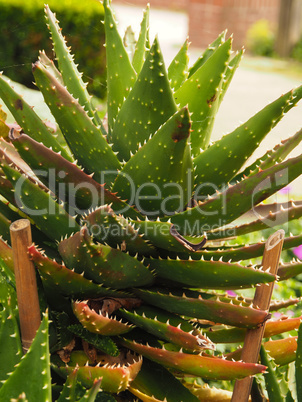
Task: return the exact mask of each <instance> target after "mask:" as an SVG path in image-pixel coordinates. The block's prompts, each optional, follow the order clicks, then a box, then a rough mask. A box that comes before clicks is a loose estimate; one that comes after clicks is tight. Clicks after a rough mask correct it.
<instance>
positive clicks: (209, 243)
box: [0, 0, 302, 402]
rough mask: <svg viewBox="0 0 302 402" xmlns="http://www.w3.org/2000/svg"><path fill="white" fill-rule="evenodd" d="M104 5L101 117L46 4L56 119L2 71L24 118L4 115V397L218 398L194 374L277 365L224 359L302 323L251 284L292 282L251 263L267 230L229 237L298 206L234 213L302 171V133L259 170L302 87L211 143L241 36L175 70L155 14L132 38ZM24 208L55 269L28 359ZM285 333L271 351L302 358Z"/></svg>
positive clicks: (284, 273)
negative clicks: (21, 288)
mask: <svg viewBox="0 0 302 402" xmlns="http://www.w3.org/2000/svg"><path fill="white" fill-rule="evenodd" d="M103 4H104V10H105V21H104V23H105V32H106V54H107V114H106V116H105V118H104V119H103V116H101V113H99V111H98V109H97V108H95V105H94V100H93V99H92V98H91V97H90V95H89V93H88V91H87V88H86V85H85V83H84V82H83V80H82V76H81V74H80V73H79V71H78V69H77V66H76V64H75V61H74V60H73V57H72V55H71V53H70V49H69V48H68V46H67V44H66V43H65V40H64V37H63V36H62V33H61V30H60V28H59V23H58V21H57V20H56V17H55V15H54V14H53V13H52V12H51V10H50V9H49V7H48V6H46V7H45V13H46V19H47V24H48V27H49V30H50V33H51V37H52V40H53V45H54V51H55V53H56V58H57V60H58V66H57V67H56V66H55V64H54V63H53V62H52V61H51V60H49V59H48V58H47V56H46V55H45V53H41V54H40V57H39V60H38V61H37V62H36V63H34V64H33V75H34V78H35V82H36V85H37V88H38V89H39V90H40V91H41V93H42V94H43V97H44V100H45V102H46V104H47V105H48V107H49V109H50V111H51V113H52V115H53V117H54V119H55V121H56V130H55V131H54V130H53V129H52V128H50V127H49V125H47V124H46V123H45V122H44V121H42V120H41V119H40V118H39V116H38V114H36V112H35V110H34V109H33V108H32V107H31V106H30V105H29V104H27V103H26V102H25V100H24V99H23V98H22V96H20V95H19V94H18V93H16V92H15V90H14V89H13V87H12V86H11V85H10V83H8V82H7V80H6V79H5V78H4V77H3V76H1V77H0V97H1V99H2V100H3V102H5V104H6V106H7V107H8V108H9V110H10V112H11V113H12V115H13V116H14V118H15V120H16V123H17V126H19V127H18V128H16V125H14V127H12V126H9V127H8V126H7V125H6V124H5V113H4V112H2V113H1V116H0V118H1V122H2V125H1V127H3V128H1V130H2V135H3V138H2V139H1V147H0V149H1V167H0V170H1V178H0V180H1V186H0V194H1V199H0V230H1V234H2V239H1V240H0V257H1V261H0V262H1V277H0V279H1V282H0V291H1V294H0V296H1V305H2V306H3V309H2V310H1V311H0V314H1V327H0V337H1V340H2V339H5V342H2V341H1V344H0V350H1V356H3V358H2V359H1V361H2V362H7V363H5V364H7V365H6V366H2V367H1V368H0V376H1V378H0V379H1V380H2V384H3V385H2V386H1V388H0V399H1V398H2V399H1V400H10V399H12V398H15V399H17V398H19V399H20V400H30V401H34V400H37V401H49V400H51V399H53V400H56V399H57V400H58V401H65V400H72V401H78V400H80V401H82V400H89V401H93V400H95V398H96V400H106V401H115V400H116V399H115V396H116V395H117V394H119V397H121V396H122V397H123V396H124V397H125V398H126V400H128V401H129V400H132V399H135V398H136V397H138V398H140V400H143V401H147V400H148V401H164V400H166V401H172V402H173V401H180V400H181V401H196V400H199V399H200V400H208V401H210V400H212V399H213V400H215V399H214V398H216V394H217V392H218V393H219V392H221V393H223V391H217V390H216V391H215V390H214V389H211V390H210V391H209V389H208V388H201V387H200V385H198V384H197V383H195V385H194V384H192V382H190V381H189V380H188V377H187V376H189V377H193V378H196V379H203V380H205V381H211V380H215V381H220V380H228V381H231V380H235V379H240V378H243V377H246V376H252V375H256V374H260V373H263V372H264V371H265V369H266V366H267V363H266V361H264V364H258V363H255V364H254V363H246V362H242V361H237V360H236V355H234V356H232V357H234V359H233V360H232V359H230V358H225V356H221V355H220V353H218V352H215V347H216V344H219V343H228V342H241V341H242V340H243V338H244V333H245V331H246V330H247V329H250V328H257V327H259V326H262V325H264V323H266V322H267V330H266V331H267V332H266V335H265V336H267V337H269V336H275V335H280V334H282V333H286V332H287V331H292V330H294V329H297V328H298V326H299V319H296V320H290V319H288V320H287V321H286V322H285V320H283V322H276V321H273V320H271V313H270V312H268V311H264V310H261V309H259V308H258V307H257V306H254V305H253V303H252V301H251V300H249V299H245V298H244V297H242V296H240V294H239V293H236V292H237V291H238V290H240V289H246V288H253V287H255V286H257V285H259V284H262V283H270V282H273V281H275V280H276V279H277V278H276V276H275V275H272V274H271V273H269V272H265V271H264V270H263V269H262V268H261V266H260V267H259V266H258V265H251V264H250V262H249V261H246V260H249V259H252V258H256V257H260V256H261V255H262V254H263V250H264V242H259V243H257V244H253V245H242V244H237V245H234V243H229V242H228V240H229V238H230V237H233V236H239V235H241V234H245V233H251V232H254V231H258V230H262V229H263V227H267V226H270V227H273V226H274V225H278V224H280V223H283V222H286V221H287V220H289V219H299V218H300V217H301V214H302V209H301V206H300V204H297V205H295V203H293V202H292V203H290V205H288V206H287V208H286V209H284V208H283V207H282V205H278V204H274V205H272V206H271V212H268V213H267V214H262V215H261V214H260V212H259V214H258V215H257V218H255V220H254V221H251V222H249V223H244V224H236V220H237V219H238V218H240V217H242V216H243V215H244V214H245V213H246V212H249V211H251V210H252V209H255V210H256V211H260V210H261V208H262V207H263V206H262V204H261V203H262V201H264V200H266V199H267V198H269V197H270V196H271V195H273V194H275V193H276V192H278V191H279V190H280V189H282V188H283V187H284V186H286V185H287V184H288V183H290V182H291V181H293V180H294V179H295V178H296V177H298V176H299V175H300V174H301V173H302V156H301V155H299V156H297V157H295V158H291V159H286V157H287V155H288V153H289V152H290V151H291V150H292V149H293V148H294V147H295V146H297V145H298V144H299V142H300V141H301V139H302V132H298V133H297V134H295V135H294V136H292V137H291V138H289V139H288V140H287V141H285V142H283V143H282V144H281V145H279V146H277V147H276V148H274V149H273V150H272V151H269V152H267V153H266V154H265V155H264V156H263V157H262V158H260V159H259V160H257V161H256V162H255V163H253V164H251V165H249V166H248V167H246V166H247V159H248V158H249V157H250V156H251V155H252V154H253V152H254V151H255V150H256V149H257V147H258V146H259V143H260V142H261V141H262V139H263V138H264V137H265V136H266V135H267V134H268V133H269V131H270V130H271V129H272V128H273V127H274V126H275V125H276V124H277V123H278V122H279V120H281V118H282V117H283V115H284V114H285V113H287V112H288V111H289V110H290V109H291V108H292V107H293V106H295V105H296V104H297V103H298V101H299V100H300V98H301V97H302V86H301V87H298V88H296V89H294V90H291V91H289V92H287V93H285V94H284V95H282V96H281V97H280V98H278V99H277V100H275V101H273V102H272V103H270V104H269V105H268V106H266V107H265V108H264V109H262V110H260V111H259V112H258V113H257V114H256V115H255V116H253V117H251V118H250V119H249V120H248V121H247V122H245V123H243V124H242V125H240V126H239V127H238V128H237V129H236V130H234V131H233V132H231V133H229V134H227V135H225V136H224V137H222V138H221V139H220V140H218V141H216V142H215V143H213V144H212V143H211V142H210V138H211V131H212V128H213V124H214V118H215V115H216V113H217V112H218V109H219V106H220V103H221V102H222V100H223V97H224V95H225V92H226V90H227V88H228V86H229V84H230V82H231V80H232V77H233V75H234V73H235V70H236V68H237V67H238V65H239V63H240V60H241V57H242V51H241V52H238V53H236V54H235V55H234V56H232V52H231V47H232V39H231V38H228V39H227V38H226V34H225V33H223V34H221V35H220V36H219V37H218V39H216V40H215V41H214V42H213V43H212V44H211V45H210V46H209V48H208V49H207V50H206V51H205V52H204V54H203V55H202V56H201V57H200V58H199V59H198V60H197V61H196V62H195V64H193V66H191V67H189V64H188V55H187V50H188V42H187V41H186V42H185V43H184V45H183V47H182V48H181V49H180V51H179V52H178V53H177V55H176V56H175V58H174V60H173V61H172V62H171V64H170V66H169V67H168V68H166V66H165V63H164V59H163V55H162V52H161V49H160V45H159V42H158V39H157V38H155V40H154V42H153V44H151V43H150V39H149V25H148V24H149V9H148V8H147V9H146V11H145V13H144V16H143V21H142V23H141V31H140V35H139V38H138V40H137V42H136V44H135V47H134V48H133V49H129V48H127V46H126V45H125V44H127V38H126V40H124V41H123V39H122V38H121V36H120V35H119V33H118V30H117V27H116V21H115V19H114V15H113V12H112V9H111V6H110V3H109V0H104V3H103ZM127 32H128V34H129V31H127ZM130 50H131V51H130ZM257 208H258V209H257ZM263 209H264V207H263ZM259 216H261V217H259ZM20 217H26V218H28V219H29V220H30V221H31V223H32V234H33V239H34V244H33V245H31V246H30V247H29V249H28V253H29V256H30V258H31V259H32V261H33V262H34V264H35V266H36V268H37V275H38V276H39V278H40V279H39V284H40V296H41V310H42V311H43V312H44V310H45V308H46V307H47V309H48V310H47V311H48V312H47V313H45V314H44V318H43V321H42V324H41V327H40V329H39V331H38V333H37V335H36V338H35V340H34V342H33V344H32V347H31V349H30V351H29V352H28V353H27V354H26V355H25V357H24V358H22V359H21V356H22V348H21V341H20V334H19V329H18V310H17V302H16V294H15V283H14V274H13V260H12V249H11V247H10V238H9V226H10V223H11V222H12V221H14V220H17V219H19V218H20ZM301 241H302V236H301V235H300V236H295V237H290V238H288V239H285V241H284V248H287V249H288V248H291V247H295V246H297V245H299V244H300V243H301ZM242 260H243V261H244V262H245V263H242ZM299 272H301V263H300V262H296V263H294V264H290V265H282V266H281V267H280V278H281V280H286V279H288V278H290V277H293V276H295V275H297V274H298V273H299ZM229 290H233V291H235V294H236V296H230V295H229V293H227V291H229ZM297 301H298V300H295V301H294V303H296V302H297ZM290 304H292V302H291V301H283V302H280V303H279V304H272V306H271V309H272V310H273V309H278V308H279V309H282V307H285V306H288V305H290ZM48 316H50V319H51V323H50V324H49V325H48ZM202 328H204V329H205V330H204V332H203V331H202ZM288 339H290V338H288ZM274 342H277V341H274V340H272V341H267V342H264V343H263V345H264V346H263V347H264V348H266V349H267V350H268V351H269V353H270V354H273V355H274V359H275V360H276V361H277V362H278V361H279V362H285V363H288V359H291V360H294V359H295V350H296V345H295V343H294V342H291V343H289V341H288V340H287V338H285V339H284V340H283V343H282V342H281V343H280V344H278V345H279V346H278V347H276V344H274ZM289 347H291V349H290V350H291V354H289V353H288V350H289ZM49 351H50V352H49ZM272 351H273V352H272ZM49 353H51V356H50V361H49ZM286 353H287V360H286V359H284V355H285V354H286ZM289 356H291V357H289ZM278 359H279V360H278ZM282 359H283V360H282ZM285 363H284V364H285ZM2 364H3V363H1V365H2ZM299 364H300V363H299ZM15 365H16V366H15ZM30 367H34V368H35V373H36V375H35V381H34V382H31V376H32V374H31V372H32V371H31V370H32V369H31V368H30ZM50 367H51V368H52V372H50ZM299 367H300V366H299ZM298 369H299V370H300V368H298ZM10 372H13V374H11V375H10V376H9V375H8V374H9V373H10ZM52 377H53V379H52ZM65 381H66V382H65ZM159 381H162V382H165V387H164V389H163V387H161V386H159V385H158V383H159ZM52 383H56V384H57V385H56V386H53V387H52ZM16 384H18V385H17V386H16ZM29 384H30V385H29ZM51 390H52V395H51ZM226 395H228V393H227V392H226ZM35 398H36V399H35ZM202 398H204V399H202Z"/></svg>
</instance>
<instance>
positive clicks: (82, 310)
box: [73, 302, 133, 336]
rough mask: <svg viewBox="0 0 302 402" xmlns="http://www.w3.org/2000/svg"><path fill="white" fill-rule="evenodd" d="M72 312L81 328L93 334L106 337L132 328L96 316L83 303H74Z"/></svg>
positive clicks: (111, 319) (119, 322)
mask: <svg viewBox="0 0 302 402" xmlns="http://www.w3.org/2000/svg"><path fill="white" fill-rule="evenodd" d="M73 312H74V314H75V316H76V317H77V319H78V320H79V321H80V323H81V324H82V325H83V327H84V328H86V329H87V330H88V331H90V332H93V333H95V334H100V335H106V336H114V335H121V334H125V333H127V332H129V331H131V329H132V328H133V326H132V325H128V324H125V323H123V322H122V321H118V320H116V319H113V318H110V317H108V316H103V315H102V314H98V313H97V312H96V311H94V310H92V309H91V308H90V307H89V306H88V304H87V303H85V302H74V303H73Z"/></svg>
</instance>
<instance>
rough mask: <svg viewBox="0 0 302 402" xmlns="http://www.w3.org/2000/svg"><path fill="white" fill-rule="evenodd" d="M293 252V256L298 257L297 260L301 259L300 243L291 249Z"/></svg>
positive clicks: (301, 245)
mask: <svg viewBox="0 0 302 402" xmlns="http://www.w3.org/2000/svg"><path fill="white" fill-rule="evenodd" d="M293 252H294V254H295V256H296V257H298V258H299V260H302V244H300V246H298V247H295V248H294V249H293Z"/></svg>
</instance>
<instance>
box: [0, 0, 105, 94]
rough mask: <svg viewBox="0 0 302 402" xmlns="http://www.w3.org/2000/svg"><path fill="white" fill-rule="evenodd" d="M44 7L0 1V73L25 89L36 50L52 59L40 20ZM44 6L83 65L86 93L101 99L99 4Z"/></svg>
mask: <svg viewBox="0 0 302 402" xmlns="http://www.w3.org/2000/svg"><path fill="white" fill-rule="evenodd" d="M44 4H45V1H43V0H29V1H26V2H24V1H22V0H11V1H6V0H1V1H0V24H1V32H2V40H1V46H0V71H3V73H4V74H5V75H7V76H9V78H11V79H12V80H14V81H18V82H20V83H22V84H24V85H26V86H28V87H33V85H32V81H33V80H32V73H31V64H32V63H34V62H35V61H36V59H37V54H38V51H39V50H45V52H46V54H47V55H48V56H49V57H50V58H51V59H53V58H54V55H53V51H52V46H51V42H50V41H49V34H48V30H47V28H46V25H45V21H44V19H43V9H44ZM47 4H48V5H49V6H50V7H51V9H52V11H54V12H57V13H59V15H60V20H61V21H60V24H61V27H62V29H63V35H65V36H66V39H67V41H68V44H69V45H71V46H72V48H73V51H74V52H75V55H76V60H77V62H78V63H80V64H81V65H82V66H83V70H81V71H82V72H83V73H84V76H83V80H84V82H88V83H89V86H88V88H89V91H90V92H91V93H93V94H94V95H96V96H97V97H100V98H103V97H104V96H105V94H106V89H105V81H106V77H105V76H106V72H105V68H106V61H105V49H104V48H103V44H104V42H105V37H104V27H103V25H102V24H100V20H103V19H104V12H103V7H102V5H101V4H100V3H99V2H98V1H94V0H87V1H85V2H81V1H77V0H50V1H48V2H47ZM79 27H81V29H79ZM83 43H85V46H82V44H83Z"/></svg>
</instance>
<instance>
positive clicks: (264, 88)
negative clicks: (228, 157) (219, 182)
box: [113, 2, 302, 194]
mask: <svg viewBox="0 0 302 402" xmlns="http://www.w3.org/2000/svg"><path fill="white" fill-rule="evenodd" d="M113 3H114V2H113ZM113 8H114V9H115V12H116V16H117V19H118V21H119V29H120V32H121V33H123V32H124V31H125V29H126V28H127V26H129V25H131V26H132V28H133V30H134V32H135V33H136V35H137V34H138V32H139V28H140V20H141V18H142V9H141V8H140V7H135V6H131V5H125V3H123V4H120V3H114V4H113ZM187 33H188V18H187V15H186V14H185V13H181V12H171V11H165V10H158V9H152V8H151V10H150V38H151V40H152V39H153V38H154V36H155V35H156V34H157V35H158V38H159V42H160V45H161V48H162V51H163V54H164V58H165V62H166V64H167V65H169V63H170V61H171V60H172V59H173V57H174V56H175V54H176V53H177V51H178V49H179V47H180V46H181V45H182V44H183V42H184V41H185V39H186V37H187ZM213 39H214V38H213ZM200 52H201V50H198V49H191V50H190V53H191V56H192V57H191V58H192V59H193V60H194V59H196V57H197V55H199V54H200ZM262 63H267V64H269V63H274V62H272V61H269V60H267V61H266V62H265V61H263V60H262ZM264 67H265V68H264V69H262V70H261V69H258V68H256V67H255V64H254V62H253V61H252V59H250V58H249V57H247V56H245V57H244V59H243V61H242V63H241V65H240V67H239V68H238V70H237V72H236V74H235V76H234V78H233V81H232V83H231V85H230V87H229V89H228V92H227V94H226V96H225V98H224V100H223V102H222V104H221V107H220V110H219V113H218V115H217V118H216V122H215V126H214V131H213V137H212V138H213V140H216V139H218V138H220V137H221V136H222V135H223V134H226V133H228V132H230V131H232V130H233V129H234V128H236V127H237V126H238V125H239V124H240V123H241V122H244V121H246V120H247V119H249V118H250V117H251V116H252V115H254V114H255V113H256V112H257V111H259V110H260V109H261V108H262V107H264V106H265V105H267V104H268V103H269V102H272V101H273V100H275V99H276V98H278V97H279V96H280V95H281V94H283V93H285V92H287V91H289V90H291V89H292V88H295V87H296V86H298V85H300V84H301V83H302V77H301V80H300V79H298V78H296V79H294V78H289V77H287V76H285V75H282V74H280V73H274V72H271V71H270V68H269V67H270V66H269V65H268V66H264ZM301 127H302V103H301V104H300V105H299V104H298V106H297V107H295V108H294V109H292V110H291V111H290V112H289V113H288V114H287V115H286V116H284V118H283V119H282V120H281V122H280V123H279V124H278V125H277V126H276V127H275V128H274V129H273V130H272V131H271V132H270V134H269V135H268V136H267V137H266V139H265V140H264V141H263V142H262V144H261V147H260V148H259V150H257V151H256V153H255V154H254V156H253V158H252V160H254V159H255V158H256V157H260V156H261V155H263V154H264V153H265V152H266V150H268V149H271V148H273V147H274V146H275V145H277V144H278V143H279V142H280V141H281V140H282V139H285V138H287V137H289V136H291V135H293V134H295V133H296V131H298V130H299V129H300V128H301ZM301 152H302V144H301V145H300V146H299V147H297V149H296V150H295V151H294V152H293V153H292V156H296V155H298V154H299V153H301ZM292 192H293V193H294V194H296V193H299V194H302V178H301V179H299V180H298V181H296V182H295V185H294V186H292Z"/></svg>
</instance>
